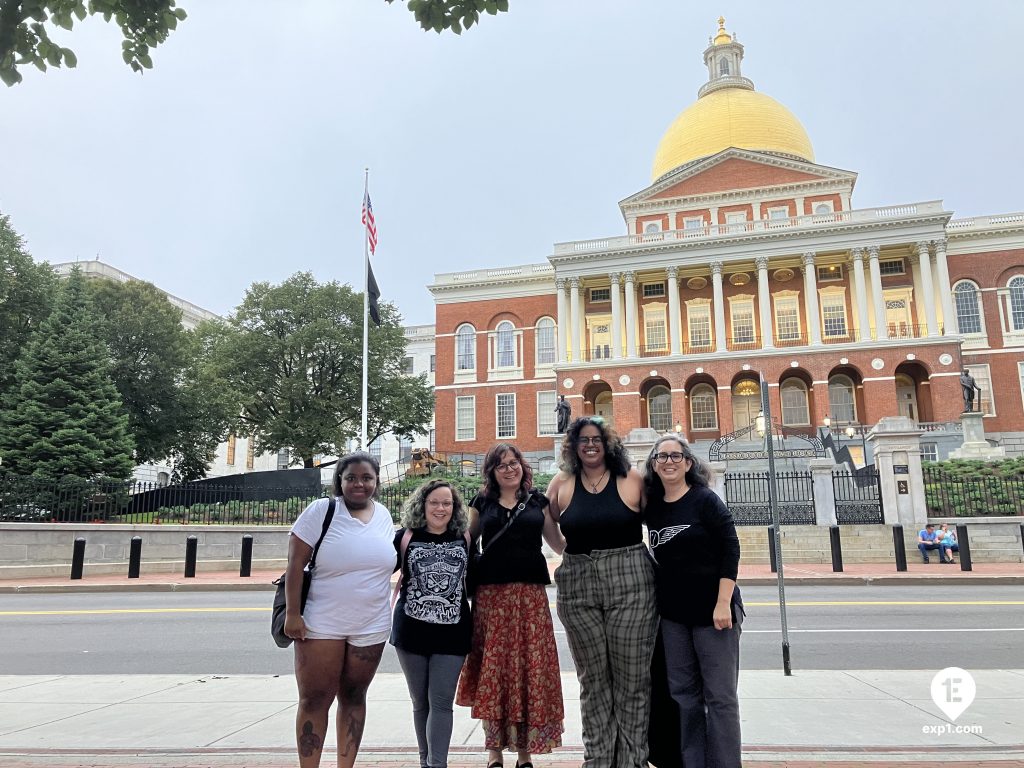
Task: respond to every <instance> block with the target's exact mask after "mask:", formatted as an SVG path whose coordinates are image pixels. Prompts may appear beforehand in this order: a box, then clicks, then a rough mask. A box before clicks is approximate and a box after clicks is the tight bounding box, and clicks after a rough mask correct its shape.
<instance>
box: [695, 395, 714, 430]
mask: <svg viewBox="0 0 1024 768" xmlns="http://www.w3.org/2000/svg"><path fill="white" fill-rule="evenodd" d="M690 428H691V429H695V430H696V429H718V403H717V398H716V397H715V390H714V389H712V387H711V385H710V384H698V385H697V386H696V387H694V388H693V391H692V392H691V393H690Z"/></svg>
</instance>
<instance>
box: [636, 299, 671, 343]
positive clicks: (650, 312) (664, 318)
mask: <svg viewBox="0 0 1024 768" xmlns="http://www.w3.org/2000/svg"><path fill="white" fill-rule="evenodd" d="M643 310H644V349H645V350H647V351H648V352H668V351H669V349H670V348H671V346H670V343H669V337H668V334H669V329H668V313H667V312H666V305H665V304H663V303H661V302H655V303H652V304H644V305H643ZM659 323H660V325H661V329H662V333H663V337H664V344H662V345H661V346H655V345H653V344H651V339H650V329H651V325H652V324H654V325H656V324H659Z"/></svg>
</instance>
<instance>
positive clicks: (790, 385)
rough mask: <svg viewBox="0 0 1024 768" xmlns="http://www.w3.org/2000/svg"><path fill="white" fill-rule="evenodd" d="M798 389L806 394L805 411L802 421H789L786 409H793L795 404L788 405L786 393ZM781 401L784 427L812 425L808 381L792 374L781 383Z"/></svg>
mask: <svg viewBox="0 0 1024 768" xmlns="http://www.w3.org/2000/svg"><path fill="white" fill-rule="evenodd" d="M793 390H798V391H800V392H803V394H804V404H803V413H802V414H801V417H800V421H787V419H786V410H787V407H788V408H790V409H792V407H793V406H787V405H786V393H787V392H790V391H793ZM779 402H780V404H781V410H782V414H781V415H782V426H784V427H809V426H810V425H811V396H810V392H808V388H807V383H806V382H805V381H804V380H803V379H800V378H798V377H796V376H790V377H789V378H788V379H786V380H785V381H783V382H782V383H781V384H780V385H779Z"/></svg>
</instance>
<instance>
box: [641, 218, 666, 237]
mask: <svg viewBox="0 0 1024 768" xmlns="http://www.w3.org/2000/svg"><path fill="white" fill-rule="evenodd" d="M640 226H641V227H643V234H645V235H657V234H658V233H660V232H661V231H662V229H661V219H651V220H650V221H645V222H644V223H643V224H641V225H640Z"/></svg>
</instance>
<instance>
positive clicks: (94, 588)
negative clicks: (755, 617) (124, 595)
mask: <svg viewBox="0 0 1024 768" xmlns="http://www.w3.org/2000/svg"><path fill="white" fill-rule="evenodd" d="M548 565H549V567H550V568H551V569H552V570H554V568H555V567H556V566H557V565H558V561H557V560H549V561H548ZM70 571H71V567H70V566H68V573H69V574H70ZM127 572H128V566H127V565H125V570H124V573H123V574H121V575H111V574H101V575H90V574H89V569H88V567H86V569H85V575H84V578H82V579H79V580H76V581H71V580H70V578H68V577H67V576H45V577H33V578H12V579H5V580H0V594H4V593H11V592H185V591H189V590H194V591H220V590H272V589H274V587H273V586H272V585H271V582H272V581H274V579H276V578H277V577H278V576H280V575H281V571H280V570H274V571H253V573H252V575H251V576H248V577H246V578H241V577H240V576H239V575H238V571H199V572H198V573H197V574H196V576H195V577H194V578H188V579H186V578H185V577H184V576H182V575H181V574H180V573H146V564H145V563H143V564H142V572H141V576H140V578H138V579H129V578H128V577H127ZM783 572H784V573H785V576H786V584H787V585H789V586H808V585H815V584H820V585H824V586H864V585H871V584H873V585H877V586H893V585H904V586H911V585H946V584H951V585H952V584H974V585H978V586H984V585H1021V584H1024V563H975V564H974V570H972V571H961V570H960V565H959V564H957V565H941V564H939V563H936V562H932V563H929V564H928V565H925V564H923V563H919V562H911V563H909V564H908V566H907V571H906V572H904V573H899V572H897V571H896V566H895V564H884V563H870V564H851V565H847V566H845V568H844V570H843V573H833V572H832V566H831V565H830V564H828V563H805V564H799V563H784V564H783ZM739 583H740V586H745V585H746V586H763V585H774V584H775V583H776V575H775V574H774V573H772V572H771V568H770V567H769V566H768V565H746V564H742V563H741V564H740V575H739Z"/></svg>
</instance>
